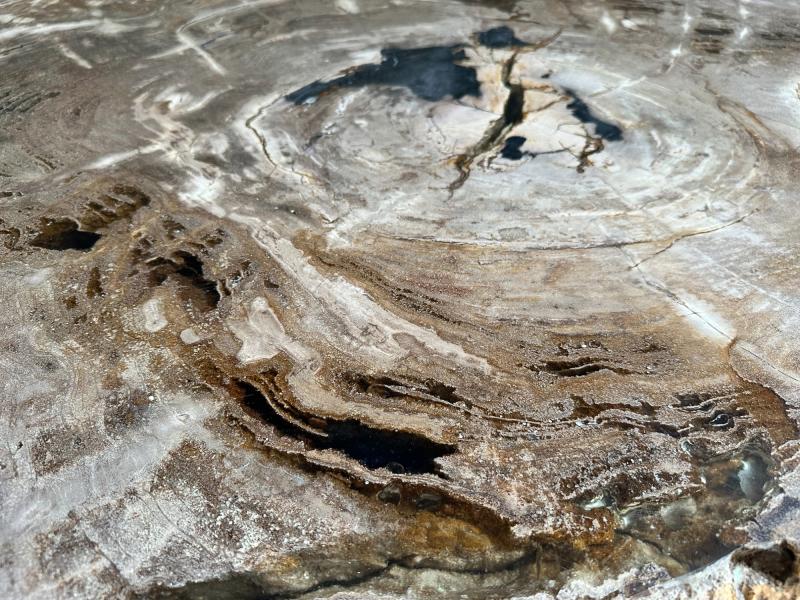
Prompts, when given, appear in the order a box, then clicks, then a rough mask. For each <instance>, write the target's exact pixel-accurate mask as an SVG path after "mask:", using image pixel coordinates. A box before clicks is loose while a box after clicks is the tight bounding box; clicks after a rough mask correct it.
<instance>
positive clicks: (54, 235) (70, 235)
mask: <svg viewBox="0 0 800 600" xmlns="http://www.w3.org/2000/svg"><path fill="white" fill-rule="evenodd" d="M101 237H102V236H101V235H100V234H99V233H94V232H92V231H82V230H81V229H80V228H79V226H78V223H77V222H76V221H73V220H72V219H42V228H41V231H40V232H39V234H38V235H37V236H36V237H35V238H33V240H31V242H30V245H31V246H36V247H37V248H46V249H47V250H82V251H84V252H86V251H88V250H91V249H92V248H93V247H94V245H95V244H96V243H97V240H99V239H100V238H101Z"/></svg>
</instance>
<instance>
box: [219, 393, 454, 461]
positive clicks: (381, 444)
mask: <svg viewBox="0 0 800 600" xmlns="http://www.w3.org/2000/svg"><path fill="white" fill-rule="evenodd" d="M234 383H235V386H236V387H237V388H238V390H239V396H240V401H241V402H242V404H243V405H244V407H245V408H247V409H248V410H249V412H250V413H251V414H253V415H254V416H256V417H258V418H259V419H260V420H261V421H263V422H264V423H266V424H268V425H271V426H272V427H274V428H275V430H276V431H277V432H278V433H280V434H281V435H286V436H291V437H294V438H297V439H300V440H301V441H302V442H303V443H304V445H305V446H306V448H308V449H319V450H336V451H338V452H341V453H342V454H345V455H346V456H348V457H350V458H352V459H353V460H355V461H358V462H359V463H361V464H362V465H364V466H365V467H367V468H368V469H380V468H385V469H388V470H390V471H392V472H393V473H433V474H435V473H436V463H435V460H436V459H437V458H439V457H441V456H446V455H448V454H453V453H454V452H455V451H456V449H455V447H454V446H451V445H449V444H441V443H439V442H434V441H432V440H429V439H427V438H425V437H423V436H421V435H417V434H413V433H408V432H405V431H390V430H385V429H378V428H376V427H371V426H369V425H365V424H364V423H361V422H360V421H356V420H355V419H347V420H344V421H333V420H329V421H326V422H325V426H324V433H325V435H316V434H314V433H312V432H311V431H308V430H305V429H303V428H301V427H299V426H298V425H296V424H294V423H292V422H291V421H289V420H288V419H287V418H286V417H284V416H283V415H282V414H281V413H280V412H279V411H278V410H276V409H275V407H274V406H273V405H272V403H271V402H270V399H269V397H268V396H266V395H265V394H264V393H262V391H261V390H259V389H258V388H257V387H255V386H254V385H252V384H250V383H248V382H246V381H242V380H236V381H235V382H234Z"/></svg>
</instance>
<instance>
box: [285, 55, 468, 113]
mask: <svg viewBox="0 0 800 600" xmlns="http://www.w3.org/2000/svg"><path fill="white" fill-rule="evenodd" d="M381 57H382V61H381V63H380V64H377V65H375V64H369V65H361V66H358V67H355V68H353V69H352V70H351V71H349V72H348V73H347V74H346V75H342V76H341V77H337V78H336V79H331V80H330V81H319V80H317V81H315V82H313V83H310V84H308V85H307V86H304V87H302V88H300V89H298V90H296V91H294V92H292V93H290V94H288V95H287V96H286V99H287V100H289V101H290V102H294V103H295V104H298V105H299V104H305V103H311V102H314V101H315V100H316V99H317V97H318V96H320V95H321V94H324V93H325V92H328V91H331V90H335V89H338V88H352V87H355V88H357V87H363V86H366V85H386V86H393V87H405V88H408V89H409V90H410V91H411V92H413V93H414V94H415V95H417V96H418V97H420V98H422V99H423V100H429V101H431V102H434V101H437V100H442V99H444V98H446V97H448V96H450V97H452V98H456V99H458V98H462V97H464V96H475V97H478V96H480V95H481V89H480V83H479V82H478V75H477V73H476V72H475V69H473V68H472V67H465V66H462V65H460V64H458V63H459V62H460V61H462V60H464V59H466V54H465V53H464V49H463V47H462V46H432V47H429V48H413V49H402V48H384V49H383V50H381Z"/></svg>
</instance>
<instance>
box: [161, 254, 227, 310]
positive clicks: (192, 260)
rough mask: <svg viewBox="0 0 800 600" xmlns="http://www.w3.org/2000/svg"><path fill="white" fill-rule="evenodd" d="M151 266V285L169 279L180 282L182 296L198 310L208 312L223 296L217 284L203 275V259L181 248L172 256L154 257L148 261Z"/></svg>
mask: <svg viewBox="0 0 800 600" xmlns="http://www.w3.org/2000/svg"><path fill="white" fill-rule="evenodd" d="M146 263H147V266H148V267H149V268H150V274H149V282H150V285H153V286H158V285H162V284H163V283H164V282H166V281H167V280H168V279H172V280H174V281H175V282H176V283H178V285H179V288H180V290H181V297H182V298H183V299H184V300H186V301H189V302H191V303H192V305H193V306H195V307H196V308H197V309H198V310H200V311H202V312H208V311H210V310H212V309H214V308H216V307H217V304H219V301H220V298H221V297H222V296H221V294H220V292H219V290H218V289H217V284H216V283H215V282H214V281H211V280H210V279H206V278H205V276H204V275H203V261H202V260H200V259H199V258H198V257H197V256H195V255H194V254H191V253H189V252H185V251H183V250H179V251H177V252H174V253H173V255H172V258H161V257H157V258H152V259H150V260H148V261H146Z"/></svg>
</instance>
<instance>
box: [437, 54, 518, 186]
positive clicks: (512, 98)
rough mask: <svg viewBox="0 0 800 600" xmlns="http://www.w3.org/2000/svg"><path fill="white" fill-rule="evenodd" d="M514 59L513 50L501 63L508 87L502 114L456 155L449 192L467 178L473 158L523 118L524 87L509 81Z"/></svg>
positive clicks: (504, 82) (482, 152) (493, 144)
mask: <svg viewBox="0 0 800 600" xmlns="http://www.w3.org/2000/svg"><path fill="white" fill-rule="evenodd" d="M516 60H517V54H516V52H515V53H514V55H513V56H512V57H511V58H509V59H508V60H507V61H506V63H505V64H504V65H503V75H502V81H503V85H504V86H505V87H506V88H507V89H508V98H506V103H505V105H504V106H503V114H502V115H501V116H500V118H499V119H495V120H494V121H492V124H491V125H489V128H488V129H487V130H486V133H484V134H483V138H482V139H481V140H480V141H479V142H478V143H477V144H475V145H474V146H472V147H471V148H470V149H469V150H467V151H466V152H465V153H464V154H460V155H459V156H458V157H456V159H455V165H456V168H457V169H458V172H459V174H458V177H457V178H456V179H455V181H453V182H452V183H451V184H450V186H449V188H450V192H451V193H452V192H454V191H456V190H457V189H458V188H460V187H461V186H462V185H464V182H465V181H466V180H467V178H469V173H470V169H471V168H472V163H473V162H474V160H475V159H476V158H477V157H478V156H480V155H482V154H484V153H485V152H488V151H489V150H491V149H493V148H495V147H496V146H497V145H498V144H499V143H500V141H501V140H502V139H503V138H504V137H505V135H506V134H507V133H508V132H509V131H510V130H511V129H512V128H513V127H514V126H515V125H519V124H520V123H521V122H522V120H523V119H524V118H525V112H524V108H525V88H524V87H522V84H520V83H511V72H512V70H513V69H514V64H515V63H516Z"/></svg>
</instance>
